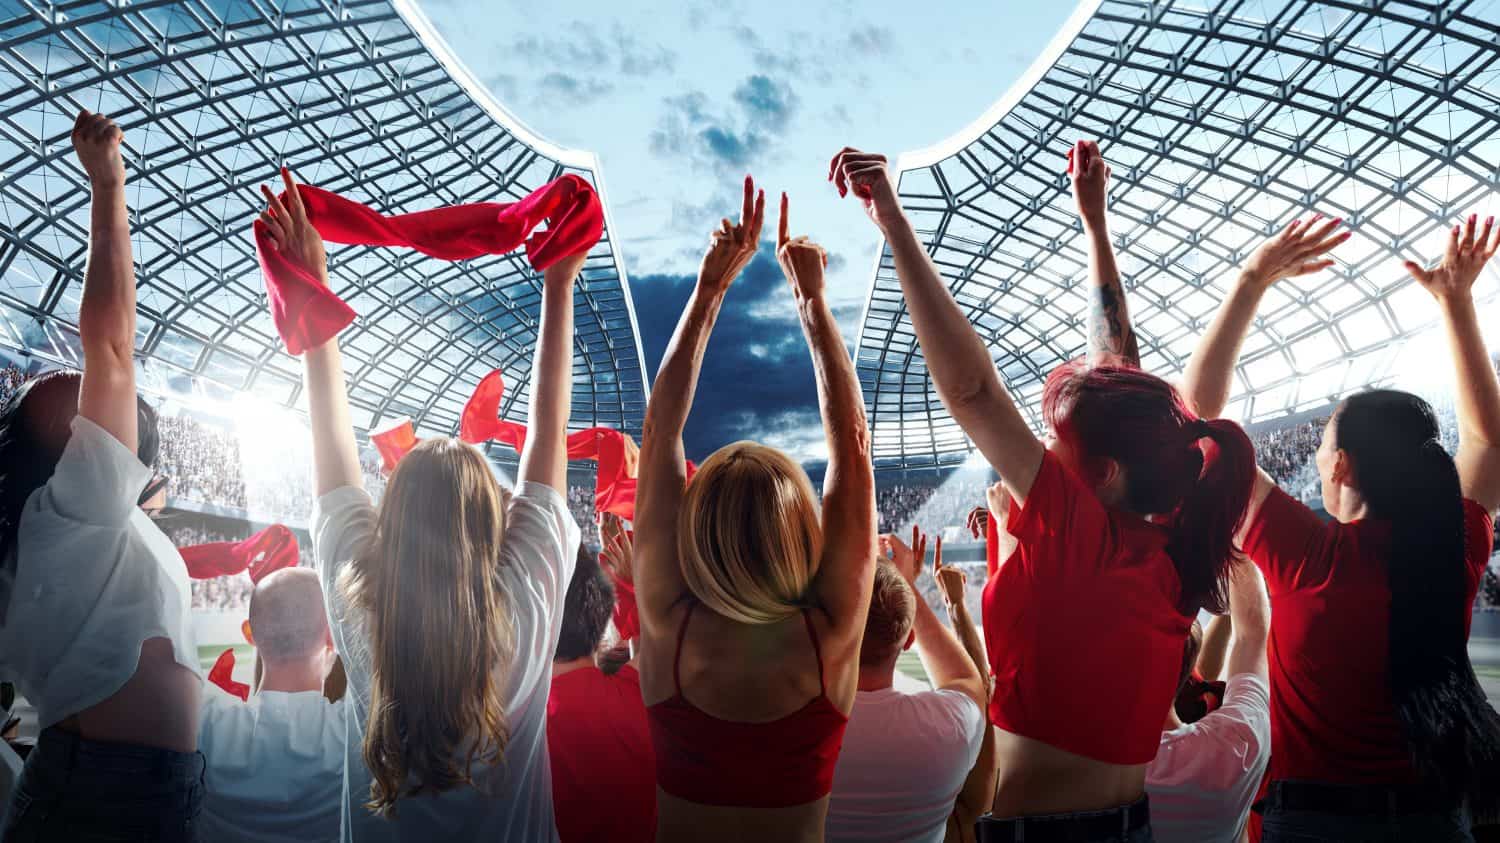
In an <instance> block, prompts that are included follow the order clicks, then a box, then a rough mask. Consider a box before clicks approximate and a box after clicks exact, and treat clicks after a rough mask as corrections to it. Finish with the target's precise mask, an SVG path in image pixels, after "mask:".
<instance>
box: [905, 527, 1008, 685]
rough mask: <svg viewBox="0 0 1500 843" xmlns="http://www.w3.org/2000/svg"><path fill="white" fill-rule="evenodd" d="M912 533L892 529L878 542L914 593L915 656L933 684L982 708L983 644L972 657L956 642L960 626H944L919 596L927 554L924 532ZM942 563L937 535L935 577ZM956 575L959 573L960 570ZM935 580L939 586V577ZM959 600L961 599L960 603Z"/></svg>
mask: <svg viewBox="0 0 1500 843" xmlns="http://www.w3.org/2000/svg"><path fill="white" fill-rule="evenodd" d="M911 536H912V543H911V545H907V544H906V543H905V542H903V541H901V539H900V538H899V537H897V536H896V534H894V533H890V534H887V535H884V536H881V537H880V544H881V549H882V550H884V551H885V552H886V553H887V555H889V556H890V559H891V564H892V565H894V566H895V567H896V570H897V571H899V572H900V573H901V576H902V578H904V579H905V580H906V584H907V585H908V586H910V587H911V590H912V594H913V596H915V597H916V604H917V613H916V617H915V619H914V620H913V622H912V631H913V632H915V633H916V645H917V656H918V657H919V658H920V659H921V660H922V669H923V670H925V671H926V672H927V678H928V680H929V681H931V682H932V687H934V688H938V689H944V690H950V691H958V692H959V693H961V694H963V695H964V696H966V697H968V698H969V699H972V700H973V701H974V704H975V705H977V706H979V709H980V711H983V710H984V707H985V705H986V704H987V703H988V694H987V693H986V691H985V682H984V675H985V673H986V668H985V667H982V665H984V664H985V663H984V661H983V659H984V646H983V645H982V644H981V645H979V658H980V661H978V662H976V661H974V658H973V655H972V652H966V651H965V647H964V645H963V644H961V643H960V642H959V637H958V636H961V635H962V634H963V633H962V632H960V631H959V630H954V631H953V632H950V631H949V630H948V628H947V627H945V626H943V622H942V621H941V620H938V616H937V613H936V612H934V611H932V607H931V606H930V605H928V603H927V601H926V600H925V599H924V598H923V597H922V592H921V591H920V590H919V589H918V588H917V577H918V576H920V575H921V573H922V561H923V560H924V559H925V558H926V556H927V536H926V534H924V533H923V532H922V531H921V530H920V529H918V528H916V527H913V528H912V530H911ZM942 564H943V540H942V538H941V537H939V538H938V543H937V548H936V551H935V553H934V556H933V576H934V577H937V576H938V572H939V571H941V570H942ZM959 576H962V573H961V572H960V573H959ZM938 582H939V585H940V586H941V580H939V581H938ZM943 599H944V601H947V599H948V595H947V594H944V598H943ZM962 602H963V601H962V599H960V600H959V603H960V604H961V603H962ZM955 633H957V635H955Z"/></svg>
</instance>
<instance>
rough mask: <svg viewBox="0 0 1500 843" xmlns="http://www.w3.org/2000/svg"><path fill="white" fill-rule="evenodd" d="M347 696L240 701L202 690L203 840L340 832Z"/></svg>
mask: <svg viewBox="0 0 1500 843" xmlns="http://www.w3.org/2000/svg"><path fill="white" fill-rule="evenodd" d="M346 701H347V698H346V699H345V700H340V701H339V702H337V703H330V702H328V700H326V699H324V698H323V694H322V692H320V691H300V692H298V693H287V692H284V691H261V692H260V693H258V694H256V695H254V696H252V697H251V698H250V701H249V702H240V699H239V698H238V697H233V696H230V695H229V694H226V693H224V692H223V691H221V690H219V689H218V688H216V687H213V686H205V687H204V689H203V722H202V724H201V725H200V727H199V731H198V750H199V751H200V752H202V753H203V757H204V759H205V761H206V766H205V769H204V772H203V784H204V796H203V812H202V813H201V814H199V815H198V825H199V828H200V829H201V830H200V831H199V837H200V838H201V839H203V840H214V841H223V843H258V842H259V841H266V843H270V841H278V840H286V841H308V843H312V842H313V841H318V842H319V843H324V842H325V841H332V840H337V839H338V837H339V813H340V807H341V806H342V804H343V793H344V710H345V707H346V706H345V703H346Z"/></svg>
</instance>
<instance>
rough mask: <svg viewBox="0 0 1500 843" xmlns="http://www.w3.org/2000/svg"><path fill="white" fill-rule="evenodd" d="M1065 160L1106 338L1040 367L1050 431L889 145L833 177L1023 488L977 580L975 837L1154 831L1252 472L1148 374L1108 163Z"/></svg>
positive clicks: (970, 425)
mask: <svg viewBox="0 0 1500 843" xmlns="http://www.w3.org/2000/svg"><path fill="white" fill-rule="evenodd" d="M1070 157H1071V159H1072V162H1071V164H1072V166H1071V167H1070V170H1071V174H1072V177H1073V191H1074V196H1075V198H1076V200H1077V203H1078V208H1079V214H1080V216H1081V218H1082V220H1083V229H1084V232H1085V235H1086V236H1087V237H1088V240H1089V244H1090V253H1091V257H1090V276H1091V282H1090V284H1091V287H1092V288H1093V290H1094V291H1095V293H1094V296H1095V298H1094V310H1095V317H1094V318H1093V320H1092V321H1093V323H1094V330H1092V331H1091V332H1090V333H1091V335H1092V340H1091V342H1090V354H1089V361H1088V364H1085V363H1082V362H1075V363H1070V364H1066V365H1064V366H1062V367H1060V368H1058V369H1057V370H1056V371H1054V372H1053V373H1052V374H1051V376H1050V377H1049V378H1048V379H1047V383H1046V388H1045V390H1044V392H1043V398H1042V411H1043V415H1044V417H1045V420H1046V422H1047V425H1048V427H1049V428H1050V429H1051V432H1052V435H1051V437H1049V439H1048V440H1047V441H1046V442H1045V443H1044V442H1042V441H1041V440H1039V439H1037V437H1036V435H1035V434H1034V433H1033V432H1032V430H1031V426H1030V425H1029V424H1028V422H1027V421H1026V419H1025V417H1024V416H1023V415H1022V414H1021V412H1020V411H1019V410H1018V409H1017V407H1016V405H1015V403H1014V401H1012V399H1011V397H1010V395H1009V394H1008V393H1007V391H1006V389H1005V387H1004V386H1003V385H1002V383H1001V381H1000V377H999V374H998V373H997V371H996V368H995V365H994V362H993V360H992V359H991V357H990V352H989V350H988V349H987V348H986V346H985V343H984V340H983V339H982V338H981V337H980V336H979V335H978V334H977V333H975V330H974V328H973V326H972V325H970V323H969V317H968V315H967V314H966V312H965V310H964V309H963V308H961V307H960V306H959V305H958V303H957V302H956V301H954V298H953V295H952V293H951V292H950V291H949V288H948V282H947V281H946V280H945V279H944V278H943V277H942V276H941V275H939V273H938V271H937V268H936V267H935V266H934V265H933V263H932V260H931V258H930V257H929V256H928V254H927V249H926V247H925V246H924V245H923V243H922V240H921V239H920V238H919V236H918V234H917V232H916V230H915V229H914V228H913V227H912V224H911V222H910V220H908V219H907V217H906V215H905V213H904V211H903V210H902V207H901V203H900V200H899V198H898V197H897V195H896V190H895V185H894V184H893V183H892V181H891V177H890V173H889V172H888V170H887V167H886V161H885V158H884V156H880V155H872V154H868V153H863V152H860V151H858V150H855V149H848V148H846V149H844V150H843V151H841V152H840V153H839V154H838V155H836V156H835V157H834V159H833V162H832V164H831V166H830V169H829V177H830V178H831V179H832V180H833V181H834V183H835V186H836V187H837V188H838V189H839V191H840V192H841V193H845V192H848V191H851V190H852V191H853V193H854V195H855V196H856V197H857V198H858V199H859V200H860V201H861V203H862V204H863V205H864V208H865V210H866V212H867V213H868V214H869V216H870V218H871V220H872V221H873V222H874V223H875V224H876V225H877V226H878V227H879V228H880V230H881V232H882V233H883V234H884V235H885V238H886V242H887V245H888V247H889V249H890V251H891V255H892V258H893V261H894V265H895V270H896V275H897V277H898V278H899V280H900V282H901V290H902V292H903V293H904V294H905V298H906V307H907V311H908V312H909V313H910V315H911V322H912V327H913V329H914V330H915V332H916V335H917V341H918V343H919V344H920V345H921V349H922V354H923V356H924V358H925V359H926V362H927V368H928V371H929V373H930V375H931V377H932V382H933V385H934V386H935V387H936V390H937V393H938V396H939V397H940V398H941V399H942V401H943V405H944V407H946V408H947V410H948V412H949V413H950V414H951V415H952V417H953V419H954V421H956V422H957V423H958V425H959V427H961V428H962V429H963V430H964V432H965V433H966V434H967V435H968V436H969V438H970V439H972V440H973V442H974V444H975V446H976V447H977V448H978V450H979V452H980V453H981V454H983V455H984V457H985V459H986V460H987V461H988V462H989V464H990V467H991V468H992V469H994V470H995V472H996V473H997V474H999V476H1000V478H1001V480H1002V482H1003V483H1004V484H1005V489H1006V491H1008V492H1009V493H1010V496H1011V497H1012V498H1013V499H1014V500H1013V503H1012V504H1011V505H1010V507H1009V513H1008V515H1007V516H1006V524H1005V525H1004V526H1005V528H1006V530H1007V531H1008V532H1009V533H1010V534H1011V535H1012V536H1014V537H1015V539H1016V550H1015V552H1013V553H1012V554H1011V556H1010V558H1009V559H1007V560H1005V561H1004V562H1003V563H1002V564H999V566H998V569H997V570H996V572H995V574H994V575H993V576H991V577H990V579H989V582H988V583H987V584H986V586H985V590H984V634H985V648H986V650H987V652H988V655H989V661H990V670H991V673H992V674H993V676H994V680H995V689H994V693H993V695H992V698H991V702H990V716H991V718H992V721H993V723H994V725H995V726H996V727H997V728H998V729H999V734H998V741H997V760H998V764H999V777H998V782H997V786H996V789H995V794H994V799H993V802H992V804H991V806H990V811H991V812H990V814H989V815H987V816H985V817H982V818H981V819H980V820H979V822H978V824H977V825H976V835H977V837H978V839H979V840H980V841H995V840H1007V841H1008V840H1020V839H1023V838H1024V839H1025V840H1027V841H1032V843H1035V841H1045V840H1071V841H1105V840H1108V841H1117V840H1127V841H1142V840H1150V839H1151V831H1150V816H1149V808H1148V805H1147V800H1146V794H1145V781H1146V766H1147V764H1148V763H1149V762H1150V761H1151V760H1152V758H1154V757H1155V755H1156V750H1157V745H1158V744H1159V742H1160V738H1161V722H1162V713H1163V712H1165V711H1166V710H1167V707H1168V705H1170V704H1171V701H1172V698H1173V695H1174V693H1175V692H1176V689H1177V679H1178V673H1179V670H1180V667H1181V662H1182V648H1183V643H1184V641H1185V640H1186V638H1187V634H1188V629H1189V625H1190V624H1191V622H1192V619H1193V616H1194V615H1195V614H1196V613H1197V611H1198V610H1199V609H1200V608H1203V607H1208V608H1210V609H1212V610H1214V611H1223V610H1224V609H1225V587H1226V580H1227V577H1228V570H1229V565H1230V561H1231V555H1232V539H1233V536H1234V532H1235V530H1236V529H1237V528H1238V526H1239V522H1240V521H1241V519H1242V518H1243V516H1244V511H1245V506H1246V503H1247V502H1248V500H1249V495H1250V484H1251V479H1252V475H1253V472H1254V449H1253V448H1252V446H1251V444H1250V441H1249V439H1248V438H1247V437H1246V436H1245V433H1244V431H1242V430H1241V429H1240V428H1239V426H1238V425H1236V424H1234V423H1232V422H1227V421H1215V422H1207V421H1203V420H1201V419H1199V418H1197V417H1196V416H1194V415H1193V414H1192V413H1190V412H1188V410H1187V407H1186V406H1185V405H1184V404H1183V402H1182V400H1181V398H1180V397H1179V396H1178V394H1177V392H1176V390H1174V389H1173V388H1172V387H1171V386H1170V385H1169V384H1167V383H1166V382H1165V381H1163V380H1161V379H1160V378H1157V377H1154V376H1152V375H1149V374H1146V373H1144V372H1142V371H1140V369H1139V368H1136V360H1135V348H1136V343H1135V341H1134V334H1133V332H1132V331H1131V330H1130V326H1129V320H1128V318H1127V317H1126V313H1125V307H1124V298H1123V292H1122V291H1121V290H1120V287H1119V275H1118V272H1117V271H1116V269H1115V265H1114V257H1113V254H1112V253H1111V252H1110V243H1109V234H1108V227H1107V225H1106V224H1105V223H1106V217H1105V207H1104V198H1105V193H1106V188H1107V184H1108V177H1109V168H1108V166H1107V165H1105V163H1104V162H1103V160H1102V158H1100V157H1099V154H1098V149H1097V147H1096V146H1094V145H1093V144H1091V143H1086V142H1082V143H1079V144H1078V145H1077V146H1075V147H1074V151H1073V153H1072V155H1071V156H1070ZM1205 440H1207V443H1208V444H1207V445H1205ZM1080 641H1086V642H1087V646H1080V645H1079V642H1080ZM1085 688H1087V689H1092V691H1091V692H1084V691H1083V690H1081V689H1085ZM1101 689H1102V694H1101ZM1101 696H1102V697H1103V698H1104V699H1106V700H1108V702H1107V704H1104V705H1100V704H1099V702H1098V701H1099V699H1100V697H1101Z"/></svg>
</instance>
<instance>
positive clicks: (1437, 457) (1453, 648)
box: [1186, 216, 1500, 841]
mask: <svg viewBox="0 0 1500 843" xmlns="http://www.w3.org/2000/svg"><path fill="white" fill-rule="evenodd" d="M1335 222H1336V221H1335ZM1476 222H1477V220H1476V218H1475V217H1472V216H1471V217H1470V218H1469V219H1468V221H1467V223H1466V224H1463V225H1460V226H1455V227H1454V229H1453V231H1452V232H1451V233H1450V235H1449V239H1448V248H1447V253H1446V254H1445V255H1444V256H1443V259H1442V261H1441V262H1440V263H1439V264H1438V265H1437V266H1436V267H1433V268H1432V269H1425V268H1423V267H1421V266H1418V265H1417V264H1414V263H1410V262H1408V264H1407V269H1408V271H1410V272H1411V274H1412V275H1413V277H1415V278H1416V279H1417V282H1418V283H1419V284H1420V285H1421V286H1422V287H1423V288H1424V289H1426V290H1427V291H1428V292H1430V293H1431V294H1432V295H1433V296H1434V298H1436V299H1437V302H1438V305H1439V309H1440V310H1441V312H1442V315H1443V322H1444V324H1445V326H1446V328H1447V333H1448V340H1449V345H1450V348H1451V350H1452V353H1453V358H1454V365H1455V366H1456V367H1457V370H1458V384H1457V392H1456V401H1457V409H1458V423H1459V449H1458V456H1457V458H1456V459H1455V458H1452V457H1449V456H1448V454H1447V453H1446V452H1445V451H1444V450H1443V447H1442V445H1441V443H1440V442H1439V428H1438V422H1437V418H1436V417H1435V415H1434V414H1433V411H1432V408H1431V407H1429V406H1428V405H1427V403H1426V402H1425V401H1422V400H1421V399H1420V398H1417V397H1416V396H1414V395H1410V394H1407V393H1404V392H1397V391H1394V390H1372V391H1367V392H1361V393H1358V394H1356V395H1353V396H1350V397H1349V398H1347V399H1345V400H1344V401H1343V403H1341V404H1340V405H1339V407H1338V408H1337V410H1335V411H1334V414H1333V417H1332V418H1331V419H1329V421H1328V425H1327V427H1326V428H1325V429H1324V431H1323V441H1322V444H1321V445H1320V446H1319V448H1318V451H1317V456H1316V462H1317V467H1318V475H1319V477H1320V478H1321V480H1322V483H1323V504H1324V506H1325V507H1326V508H1327V510H1328V513H1329V514H1330V515H1332V516H1333V517H1334V519H1335V520H1334V522H1333V523H1329V524H1324V523H1322V522H1321V521H1320V520H1319V519H1318V517H1317V516H1316V515H1315V514H1314V513H1313V512H1312V510H1310V509H1308V508H1307V507H1306V506H1304V505H1303V504H1301V503H1299V502H1298V501H1297V500H1295V499H1293V498H1292V497H1291V496H1290V495H1288V494H1286V493H1285V492H1283V491H1281V490H1280V489H1278V488H1276V486H1275V483H1274V482H1273V481H1272V479H1271V478H1270V476H1269V475H1267V474H1266V473H1265V472H1260V474H1259V477H1258V479H1257V481H1256V485H1255V492H1254V495H1253V498H1252V502H1251V510H1250V517H1249V518H1248V519H1247V521H1246V528H1245V537H1244V547H1245V552H1246V553H1247V554H1249V555H1250V557H1251V558H1252V559H1254V560H1255V563H1256V564H1257V565H1258V566H1259V567H1260V568H1261V570H1262V571H1263V572H1264V573H1265V576H1266V582H1267V585H1268V586H1269V588H1270V592H1271V600H1272V612H1271V639H1270V664H1271V674H1270V675H1271V699H1272V702H1271V711H1272V721H1271V740H1272V749H1271V765H1270V770H1269V771H1268V773H1267V779H1268V787H1267V789H1266V793H1265V797H1264V799H1263V801H1262V802H1261V803H1260V810H1261V813H1262V840H1265V841H1277V840H1299V841H1301V840H1352V839H1359V840H1426V841H1444V840H1470V839H1472V838H1471V837H1470V836H1469V831H1468V822H1467V820H1466V818H1465V807H1466V803H1467V807H1469V808H1473V809H1476V810H1486V809H1491V808H1493V807H1494V806H1495V804H1496V802H1497V801H1500V778H1497V777H1496V776H1497V773H1500V768H1497V762H1500V718H1497V716H1496V714H1495V711H1494V709H1492V708H1491V707H1490V706H1489V704H1488V703H1487V702H1486V701H1485V697H1484V693H1483V692H1482V691H1481V690H1480V687H1479V684H1478V682H1477V680H1476V679H1475V677H1474V671H1473V668H1472V667H1471V666H1470V664H1469V657H1468V652H1467V649H1466V644H1467V640H1468V633H1469V620H1470V609H1471V605H1472V604H1473V601H1474V594H1475V591H1476V590H1477V588H1478V584H1479V578H1480V575H1481V573H1482V572H1483V570H1484V566H1485V563H1486V562H1487V560H1488V559H1489V555H1490V548H1491V544H1492V538H1493V525H1492V522H1491V514H1492V513H1493V512H1494V510H1495V507H1496V505H1497V504H1500V386H1497V383H1496V378H1495V369H1494V365H1493V364H1492V363H1491V362H1490V357H1489V354H1488V353H1487V352H1486V351H1485V347H1484V342H1483V340H1482V339H1481V337H1480V333H1479V324H1478V320H1477V319H1476V317H1475V312H1474V300H1473V297H1472V294H1471V290H1472V287H1473V285H1474V281H1475V280H1476V279H1477V278H1478V277H1479V273H1480V270H1481V269H1482V268H1483V267H1484V264H1485V262H1486V261H1487V260H1489V258H1490V257H1491V256H1492V255H1494V253H1495V251H1496V249H1497V246H1500V230H1497V229H1495V226H1494V219H1493V218H1491V219H1490V220H1487V221H1486V222H1485V225H1484V227H1483V230H1482V231H1476ZM1342 240H1343V237H1342V236H1340V235H1333V234H1332V224H1330V223H1323V224H1321V225H1311V224H1309V225H1302V224H1300V222H1298V223H1292V225H1291V226H1289V227H1288V228H1287V230H1286V231H1284V232H1282V234H1280V235H1279V236H1278V237H1276V238H1275V239H1274V240H1272V241H1270V242H1268V243H1267V244H1266V245H1264V246H1262V247H1261V248H1260V249H1259V250H1258V251H1257V252H1256V253H1255V255H1253V256H1252V257H1251V259H1250V261H1249V263H1248V264H1247V265H1246V267H1245V269H1244V272H1243V273H1242V275H1241V277H1240V279H1239V281H1238V283H1237V284H1236V285H1235V287H1234V289H1233V290H1232V292H1231V294H1230V298H1229V299H1228V300H1227V301H1226V302H1225V304H1224V306H1223V307H1222V309H1221V310H1220V312H1219V314H1218V316H1217V317H1216V318H1215V320H1214V323H1213V325H1212V326H1210V328H1209V331H1208V334H1207V335H1206V336H1205V337H1204V339H1203V342H1202V344H1201V346H1200V347H1199V349H1198V351H1197V353H1196V354H1195V355H1194V357H1193V360H1192V363H1191V365H1190V366H1189V367H1188V377H1187V390H1186V391H1187V394H1188V395H1189V397H1190V398H1191V399H1192V400H1193V401H1194V403H1195V404H1196V405H1197V408H1198V410H1199V411H1200V412H1202V413H1204V414H1205V415H1215V414H1217V413H1218V412H1219V411H1220V410H1222V409H1223V407H1224V403H1225V401H1226V400H1227V398H1228V392H1229V382H1230V378H1231V376H1232V373H1233V369H1234V363H1235V358H1236V356H1237V355H1238V349H1239V346H1240V343H1241V341H1242V340H1243V339H1244V336H1245V333H1246V331H1247V330H1248V329H1249V327H1250V322H1251V319H1252V317H1253V316H1254V314H1255V308H1256V305H1257V304H1258V303H1259V301H1260V298H1261V296H1262V295H1263V294H1264V292H1265V290H1266V289H1267V288H1268V287H1270V285H1271V284H1273V283H1275V282H1276V281H1278V280H1280V279H1283V278H1288V277H1291V276H1294V275H1302V274H1305V273H1308V272H1312V271H1315V270H1317V269H1321V268H1323V267H1326V266H1328V265H1330V264H1331V263H1332V261H1330V260H1327V259H1323V258H1321V255H1323V254H1324V253H1326V252H1327V251H1328V250H1329V249H1330V248H1332V247H1333V246H1335V245H1337V244H1338V243H1339V242H1342Z"/></svg>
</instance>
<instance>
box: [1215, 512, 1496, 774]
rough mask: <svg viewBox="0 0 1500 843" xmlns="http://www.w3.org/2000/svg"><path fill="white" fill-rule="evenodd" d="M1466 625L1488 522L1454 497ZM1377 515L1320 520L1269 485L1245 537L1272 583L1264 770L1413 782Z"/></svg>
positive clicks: (1383, 531) (1488, 540)
mask: <svg viewBox="0 0 1500 843" xmlns="http://www.w3.org/2000/svg"><path fill="white" fill-rule="evenodd" d="M1464 531H1465V537H1466V538H1465V543H1466V549H1465V563H1466V564H1465V567H1464V574H1465V576H1466V577H1467V581H1466V583H1465V586H1466V588H1465V592H1464V595H1465V596H1464V602H1463V605H1461V606H1454V607H1453V609H1452V610H1453V611H1454V612H1462V613H1463V617H1464V624H1465V627H1464V628H1465V629H1467V628H1468V623H1469V621H1470V619H1471V617H1472V616H1471V614H1470V613H1471V611H1472V608H1473V604H1474V595H1475V593H1476V592H1477V591H1478V589H1479V581H1480V577H1481V576H1482V575H1483V573H1484V566H1485V564H1486V563H1487V562H1488V561H1489V556H1490V550H1491V545H1492V543H1493V540H1494V525H1493V523H1492V522H1491V521H1490V515H1489V513H1488V512H1485V510H1484V508H1483V507H1481V506H1480V505H1479V504H1477V503H1474V502H1473V501H1468V500H1466V501H1464ZM1389 540H1390V528H1389V525H1388V523H1387V522H1382V521H1371V520H1363V521H1353V522H1350V523H1348V524H1340V523H1338V522H1330V523H1324V522H1323V521H1322V520H1321V519H1319V518H1318V516H1317V515H1316V514H1315V513H1314V512H1313V511H1312V510H1311V509H1308V508H1307V507H1306V506H1304V505H1303V504H1302V503H1300V502H1299V501H1297V500H1295V499H1294V498H1292V497H1291V496H1290V495H1288V494H1286V493H1285V492H1283V491H1281V490H1280V489H1275V490H1272V492H1271V494H1270V496H1269V497H1268V498H1266V502H1265V503H1264V504H1263V505H1262V506H1261V508H1260V510H1259V512H1257V513H1256V515H1255V518H1254V520H1253V521H1252V522H1251V524H1250V527H1249V529H1248V531H1247V533H1246V536H1245V553H1247V554H1248V555H1249V556H1250V558H1251V559H1253V560H1254V561H1255V564H1256V565H1257V566H1259V567H1260V569H1261V571H1262V572H1263V573H1264V574H1265V577H1266V588H1267V590H1268V591H1270V593H1271V637H1270V641H1269V644H1268V646H1267V656H1268V658H1269V661H1270V679H1271V763H1270V767H1269V768H1268V769H1267V771H1266V776H1267V780H1268V781H1272V780H1275V779H1308V780H1312V781H1320V782H1329V783H1333V784H1409V783H1413V782H1414V781H1415V774H1414V772H1413V770H1412V767H1411V761H1410V759H1409V757H1408V755H1407V752H1406V744H1405V741H1404V739H1403V738H1402V736H1401V726H1400V723H1399V722H1398V721H1397V719H1396V713H1395V709H1394V708H1393V707H1392V705H1391V695H1390V677H1389V664H1388V661H1387V655H1388V653H1387V648H1388V646H1389V638H1388V625H1389V621H1390V589H1389V587H1388V586H1387V584H1386V583H1387V580H1386V573H1385V565H1384V561H1383V560H1384V558H1385V554H1386V552H1387V548H1388V544H1389Z"/></svg>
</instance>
